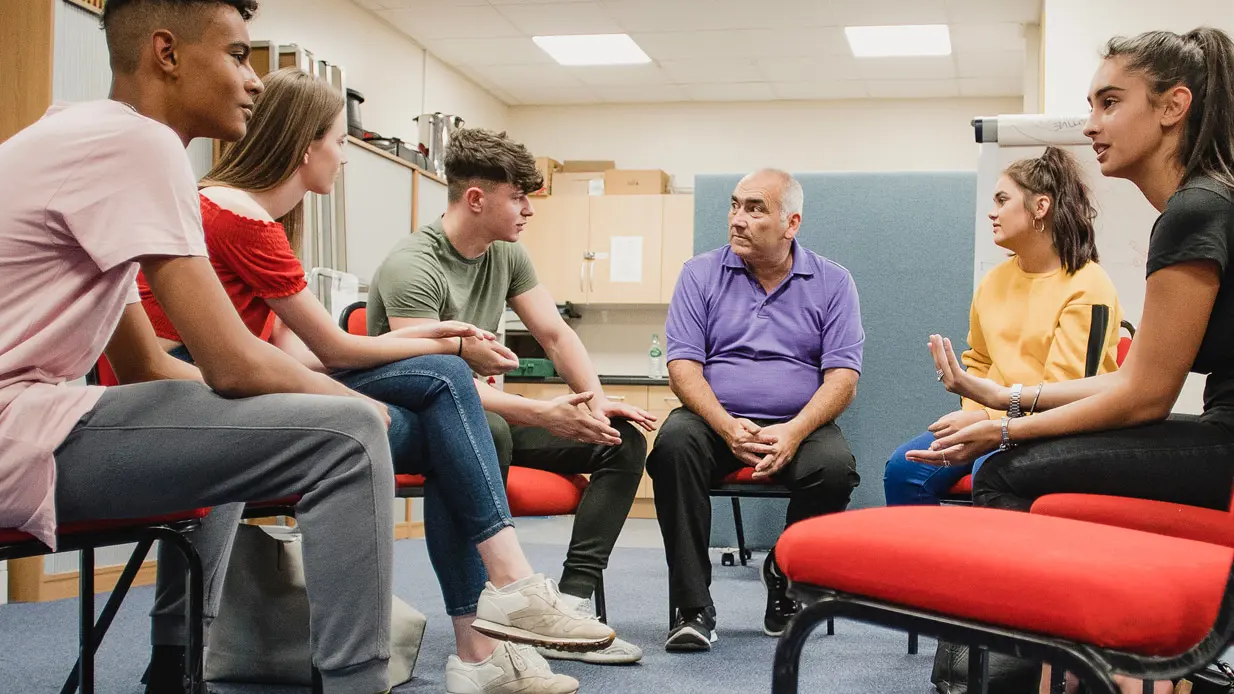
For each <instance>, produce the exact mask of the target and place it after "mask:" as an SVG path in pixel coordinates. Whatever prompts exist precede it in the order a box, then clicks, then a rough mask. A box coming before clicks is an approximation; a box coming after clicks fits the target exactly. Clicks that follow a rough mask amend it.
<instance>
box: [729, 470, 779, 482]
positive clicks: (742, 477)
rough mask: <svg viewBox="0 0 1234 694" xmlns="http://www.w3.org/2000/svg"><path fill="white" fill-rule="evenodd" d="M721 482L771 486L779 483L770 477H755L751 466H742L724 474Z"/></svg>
mask: <svg viewBox="0 0 1234 694" xmlns="http://www.w3.org/2000/svg"><path fill="white" fill-rule="evenodd" d="M723 483H724V484H763V485H771V486H775V485H778V484H779V482H776V481H775V480H773V479H771V478H770V477H755V476H754V468H752V467H743V468H741V469H740V470H738V471H737V472H734V473H730V474H729V475H727V476H725V478H724V482H723Z"/></svg>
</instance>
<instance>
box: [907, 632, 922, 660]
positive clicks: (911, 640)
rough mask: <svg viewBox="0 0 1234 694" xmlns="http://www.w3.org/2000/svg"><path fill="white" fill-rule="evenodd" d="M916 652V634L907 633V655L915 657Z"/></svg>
mask: <svg viewBox="0 0 1234 694" xmlns="http://www.w3.org/2000/svg"><path fill="white" fill-rule="evenodd" d="M918 650H919V648H918V643H917V632H915V631H910V632H908V654H909V655H917V651H918Z"/></svg>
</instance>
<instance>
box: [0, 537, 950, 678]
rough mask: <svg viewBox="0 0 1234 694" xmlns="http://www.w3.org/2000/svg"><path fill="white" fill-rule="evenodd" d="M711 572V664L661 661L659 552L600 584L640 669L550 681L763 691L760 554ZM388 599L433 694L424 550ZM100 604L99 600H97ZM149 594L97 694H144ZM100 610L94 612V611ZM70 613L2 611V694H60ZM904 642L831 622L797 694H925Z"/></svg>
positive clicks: (663, 611) (129, 621)
mask: <svg viewBox="0 0 1234 694" xmlns="http://www.w3.org/2000/svg"><path fill="white" fill-rule="evenodd" d="M525 548H526V551H527V554H528V555H529V557H530V558H531V560H532V563H533V565H535V566H537V567H542V568H543V569H544V570H546V571H548V572H550V573H553V574H554V575H555V574H556V573H559V572H560V563H561V560H562V557H563V556H564V548H563V547H562V546H560V545H526V546H525ZM713 559H714V560H715V565H716V566H715V569H714V584H713V588H712V591H713V595H714V597H715V601H716V606H717V609H718V611H719V633H720V641H719V643H717V644H716V646H715V648H714V650H712V651H711V652H710V653H699V654H669V653H665V652H664V648H663V644H664V636H665V632H666V630H667V620H668V615H667V612H668V608H667V604H668V590H667V570H666V569H665V565H664V555H663V551H662V550H659V549H634V548H618V549H617V550H615V551H614V553H613V557H612V560H611V561H610V563H609V566H610V568H609V570H608V572H607V574H606V578H607V589H608V607H609V615H610V623H611V624H612V625H613V627H614V628H615V629H616V630H617V633H618V634H619V635H620V636H621V637H622V638H625V639H626V640H628V641H632V642H634V643H636V644H638V645H639V646H641V647H642V648H643V650H644V653H645V656H644V658H643V661H642V662H641V663H639V664H638V665H634V666H627V667H599V666H591V665H584V664H581V663H568V662H553V668H554V670H555V671H558V672H564V673H567V674H570V675H573V676H574V677H577V678H578V679H579V680H580V682H581V683H582V691H584V692H600V691H606V692H613V693H617V692H640V691H641V692H654V691H679V692H706V693H707V694H728V693H736V692H757V691H764V692H766V691H770V689H771V663H772V657H773V654H774V652H775V645H776V640H775V639H772V638H769V637H767V636H764V635H763V633H762V615H763V607H764V601H765V596H766V593H765V591H764V590H763V588H762V585H761V584H760V583H759V579H758V569H757V566H759V565H761V561H762V555H761V554H756V555H755V557H754V561H752V562H751V564H750V566H748V567H740V566H738V567H722V566H720V565H719V559H718V556H713ZM395 593H396V594H397V595H399V596H400V597H402V598H403V599H404V600H407V601H408V602H410V603H411V604H413V605H415V606H416V607H417V608H418V609H419V610H420V611H422V612H424V613H425V614H426V615H428V617H429V623H428V631H427V634H426V635H425V644H424V647H423V650H422V651H421V653H420V660H419V662H418V663H417V665H416V673H415V678H414V679H413V680H412V681H411V682H409V683H407V684H405V685H403V686H401V687H398V688H397V689H395V690H394V691H395V693H396V694H412V693H417V694H418V693H421V692H423V693H427V692H441V691H443V689H444V672H445V662H446V656H447V655H448V654H449V653H451V652H453V649H454V637H453V632H452V630H451V628H450V622H449V619H448V618H447V617H446V615H445V612H444V611H443V608H442V602H441V595H440V593H439V591H438V588H437V582H436V580H435V579H434V577H433V573H432V569H431V568H430V566H429V563H428V556H427V553H426V551H425V546H424V542H423V541H422V540H404V541H400V542H398V543H396V544H395ZM101 598H105V596H101ZM152 600H153V590H152V589H151V588H149V587H144V588H138V589H135V590H134V591H133V593H132V595H130V596H129V599H128V600H126V601H125V605H124V608H123V609H122V610H121V611H120V613H119V615H118V616H117V618H116V622H115V625H114V626H113V628H112V630H111V632H110V633H109V634H108V636H107V639H106V640H105V641H104V643H103V646H102V648H101V649H100V650H99V656H98V660H97V669H98V691H99V692H101V693H106V694H113V693H115V694H140V693H141V691H142V689H141V686H140V684H139V683H138V678H139V677H140V676H141V673H142V670H143V669H144V668H145V664H146V658H147V657H148V654H149V646H148V643H149V642H148V621H147V618H146V612H147V611H148V610H149V608H150V604H151V601H152ZM102 602H103V600H102V599H100V600H99V601H98V604H99V605H100V606H101V605H102ZM76 615H77V601H76V600H61V601H59V602H54V603H43V604H15V605H5V606H0V692H22V693H23V694H25V693H34V692H58V691H59V689H60V685H61V684H62V683H63V680H64V676H65V675H66V674H67V673H68V670H69V668H70V667H72V664H73V662H74V660H75V659H76V643H77V629H76ZM906 644H907V639H906V637H905V636H904V634H902V633H899V632H893V631H889V630H884V629H879V628H875V627H871V626H866V625H863V624H857V623H852V622H843V621H841V622H838V623H837V624H836V635H835V636H825V635H824V633H823V632H822V631H820V632H818V634H817V635H816V636H814V638H813V641H812V642H811V643H810V645H809V646H808V647H807V649H806V654H805V657H804V663H803V669H802V687H801V691H803V692H818V693H822V694H831V693H834V694H841V693H843V694H852V693H853V692H876V693H878V694H910V693H911V694H925V693H926V692H929V691H931V688H930V686H929V673H930V667H931V664H932V660H933V653H934V644H933V642H931V641H929V640H927V639H922V644H921V653H920V654H919V655H916V656H909V655H907V654H906ZM212 689H213V691H214V692H215V693H216V694H301V692H305V691H307V690H306V689H300V688H295V687H270V686H264V687H263V686H253V685H236V684H215V685H212Z"/></svg>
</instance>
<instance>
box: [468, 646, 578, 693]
mask: <svg viewBox="0 0 1234 694" xmlns="http://www.w3.org/2000/svg"><path fill="white" fill-rule="evenodd" d="M577 692H578V680H576V679H574V678H573V677H569V676H567V675H555V674H553V671H552V670H551V669H549V666H548V663H547V662H545V661H544V658H541V657H540V655H539V654H538V653H536V652H535V650H534V649H532V648H530V647H528V646H520V645H517V644H513V643H499V644H497V650H495V651H493V654H492V655H490V656H489V657H488V658H487V659H485V660H484V661H483V662H479V663H464V662H463V661H462V660H460V659H459V657H458V656H456V655H452V656H450V657H449V658H447V659H446V694H516V693H517V694H576V693H577Z"/></svg>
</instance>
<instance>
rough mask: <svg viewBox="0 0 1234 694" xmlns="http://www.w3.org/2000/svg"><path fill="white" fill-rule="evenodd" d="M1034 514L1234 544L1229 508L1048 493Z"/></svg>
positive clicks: (1039, 500)
mask: <svg viewBox="0 0 1234 694" xmlns="http://www.w3.org/2000/svg"><path fill="white" fill-rule="evenodd" d="M1033 513H1034V514H1038V515H1043V516H1054V517H1056V518H1070V519H1072V520H1080V521H1086V522H1089V523H1101V524H1102V525H1115V526H1118V527H1120V528H1130V529H1132V530H1143V531H1144V532H1148V533H1156V534H1158V535H1169V536H1170V537H1181V538H1183V539H1185V540H1197V541H1199V542H1210V543H1212V544H1215V545H1221V546H1223V547H1234V517H1231V516H1230V512H1229V511H1214V510H1212V509H1209V508H1199V507H1197V506H1185V505H1183V504H1170V503H1166V502H1164V501H1148V500H1147V499H1129V498H1126V497H1120V496H1101V495H1098V494H1049V495H1047V496H1043V497H1041V498H1040V499H1037V500H1036V501H1035V502H1033Z"/></svg>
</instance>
